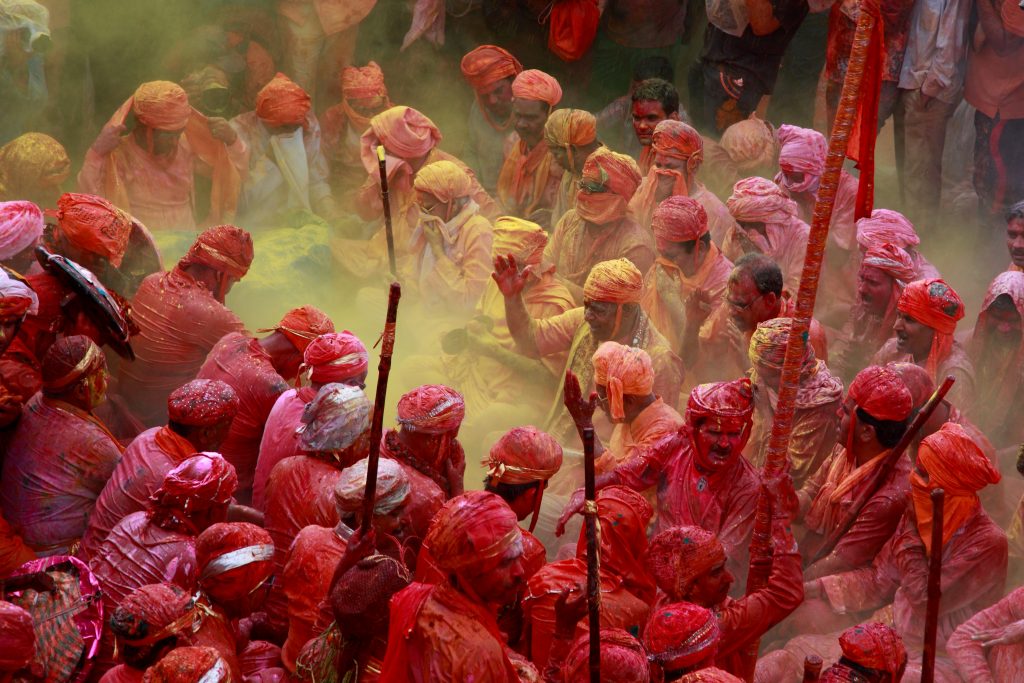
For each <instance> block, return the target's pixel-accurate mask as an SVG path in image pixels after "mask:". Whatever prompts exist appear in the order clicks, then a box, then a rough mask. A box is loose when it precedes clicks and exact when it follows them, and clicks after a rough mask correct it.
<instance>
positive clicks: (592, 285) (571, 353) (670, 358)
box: [493, 157, 684, 438]
mask: <svg viewBox="0 0 1024 683" xmlns="http://www.w3.org/2000/svg"><path fill="white" fill-rule="evenodd" d="M591 158H593V157H591ZM494 265H495V273H494V275H493V277H494V280H495V281H496V282H497V284H498V287H499V288H500V289H501V292H502V294H503V295H504V297H505V319H506V321H507V322H508V329H509V332H510V333H511V334H512V338H513V339H515V342H516V346H517V348H518V349H519V352H520V353H522V354H523V355H526V356H528V357H531V358H538V357H539V358H544V357H546V356H554V355H558V354H564V353H566V352H568V358H567V359H566V361H565V370H567V371H571V372H572V374H574V375H575V376H576V377H577V378H578V379H579V383H580V388H581V389H582V390H583V391H584V392H586V393H587V395H589V393H590V391H592V390H593V365H592V363H591V359H592V357H593V355H594V352H595V351H596V350H597V347H598V345H599V344H601V343H602V342H606V341H616V342H618V343H620V344H624V345H627V346H634V347H636V348H640V349H643V350H644V351H646V352H647V353H648V355H649V356H650V357H651V364H652V367H653V369H654V393H655V394H657V395H658V396H661V397H662V398H663V399H664V400H665V401H667V402H668V403H669V405H674V404H675V402H676V400H677V398H678V396H679V389H680V386H681V385H682V382H683V376H684V370H683V364H682V361H680V360H679V357H678V356H676V354H675V353H673V352H672V350H671V349H670V348H669V345H668V342H667V341H665V338H664V337H663V336H661V334H660V333H659V332H658V331H657V330H656V329H654V328H653V327H652V325H651V322H650V319H648V317H647V316H646V315H645V314H644V312H643V311H642V310H641V308H640V298H641V295H642V292H643V276H642V275H641V274H640V271H639V270H637V268H636V266H634V265H633V264H632V263H631V262H630V261H628V260H626V259H618V260H616V261H604V262H602V263H598V264H597V265H596V266H594V268H593V270H591V271H590V274H589V275H588V276H587V280H586V283H585V284H584V287H583V306H581V307H579V308H574V309H572V310H570V311H566V312H565V313H562V314H561V315H557V316H553V317H551V318H545V319H543V320H533V319H531V318H530V315H529V313H528V312H527V310H526V303H525V302H524V300H523V295H522V291H523V288H524V287H525V286H526V282H527V275H528V271H529V269H526V270H525V271H524V272H520V271H519V270H518V268H517V267H516V261H515V258H513V257H510V258H508V259H504V258H501V257H499V258H498V259H496V260H495V264H494ZM561 374H562V375H563V376H564V375H565V373H564V372H563V373H561ZM563 386H564V385H563ZM563 386H560V387H559V388H558V394H557V399H556V403H555V404H554V405H553V406H552V408H551V411H550V413H549V416H548V420H547V425H548V426H547V427H546V430H547V431H548V432H551V433H552V434H553V435H554V436H555V437H556V438H558V437H564V436H567V435H568V434H569V433H571V430H572V429H573V428H572V424H571V422H570V421H569V419H568V418H569V415H568V413H567V412H566V411H565V407H564V404H563V401H562V395H563V393H562V392H563Z"/></svg>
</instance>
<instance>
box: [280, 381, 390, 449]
mask: <svg viewBox="0 0 1024 683" xmlns="http://www.w3.org/2000/svg"><path fill="white" fill-rule="evenodd" d="M372 409H373V404H372V403H370V399H368V398H367V397H366V394H365V393H363V390H362V389H360V388H359V387H353V386H349V385H347V384H326V385H324V386H323V387H321V388H320V391H319V393H317V395H316V398H314V399H313V400H312V401H310V402H309V403H307V404H306V407H305V408H304V409H303V411H302V426H301V427H299V428H298V430H297V433H298V434H299V435H300V436H299V441H300V442H301V444H302V448H303V449H305V450H307V451H310V452H314V453H333V452H337V451H343V450H345V449H346V448H348V447H349V446H351V445H352V444H353V443H355V441H356V439H358V438H359V436H360V435H361V434H363V433H364V432H365V431H366V430H367V429H369V428H370V412H371V411H372Z"/></svg>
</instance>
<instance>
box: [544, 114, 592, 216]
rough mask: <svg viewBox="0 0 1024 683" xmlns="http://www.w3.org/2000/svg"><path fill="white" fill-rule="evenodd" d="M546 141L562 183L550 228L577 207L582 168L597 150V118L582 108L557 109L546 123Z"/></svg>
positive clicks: (552, 213) (553, 209)
mask: <svg viewBox="0 0 1024 683" xmlns="http://www.w3.org/2000/svg"><path fill="white" fill-rule="evenodd" d="M544 142H545V144H547V146H548V151H549V152H551V156H552V157H553V158H554V160H555V163H556V164H558V165H559V166H561V167H562V171H563V173H562V181H561V184H560V185H559V188H558V194H557V196H556V197H555V204H554V207H553V208H552V209H551V223H550V224H551V225H552V226H555V225H558V221H559V220H561V218H562V216H564V215H565V213H566V212H567V211H568V210H569V209H572V208H574V207H575V206H576V191H577V190H578V189H579V183H580V180H582V179H583V166H584V164H586V163H587V159H588V158H589V157H590V155H591V154H593V153H594V152H595V151H596V150H597V148H598V147H603V146H604V144H603V143H602V142H601V141H600V140H598V139H597V119H595V118H594V115H593V114H591V113H590V112H588V111H583V110H582V109H556V110H555V111H553V112H551V116H549V117H548V120H547V123H545V124H544Z"/></svg>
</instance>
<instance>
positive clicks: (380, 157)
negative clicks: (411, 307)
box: [377, 145, 398, 279]
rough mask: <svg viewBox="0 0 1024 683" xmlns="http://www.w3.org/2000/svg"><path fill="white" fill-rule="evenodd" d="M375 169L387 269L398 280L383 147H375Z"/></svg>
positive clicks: (386, 167) (386, 164) (386, 165)
mask: <svg viewBox="0 0 1024 683" xmlns="http://www.w3.org/2000/svg"><path fill="white" fill-rule="evenodd" d="M377 168H378V169H379V170H380V199H381V202H382V203H383V204H384V237H385V238H386V239H387V243H388V267H389V268H391V277H393V278H395V279H398V265H397V264H396V262H395V230H394V228H393V227H392V225H391V195H390V193H389V192H388V162H387V159H386V158H385V157H384V145H377Z"/></svg>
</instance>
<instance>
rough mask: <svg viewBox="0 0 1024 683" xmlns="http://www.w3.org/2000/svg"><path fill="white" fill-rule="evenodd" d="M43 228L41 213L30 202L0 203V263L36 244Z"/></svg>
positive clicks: (44, 223)
mask: <svg viewBox="0 0 1024 683" xmlns="http://www.w3.org/2000/svg"><path fill="white" fill-rule="evenodd" d="M45 226H46V222H45V221H44V220H43V212H42V211H40V210H39V207H38V206H36V205H35V204H33V203H32V202H24V201H16V202H0V261H6V260H7V259H9V258H11V257H12V256H17V255H18V254H20V253H21V252H23V251H25V250H26V249H28V248H29V247H31V246H32V245H34V244H35V243H36V242H38V241H39V236H40V235H42V234H43V228H44V227H45Z"/></svg>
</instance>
